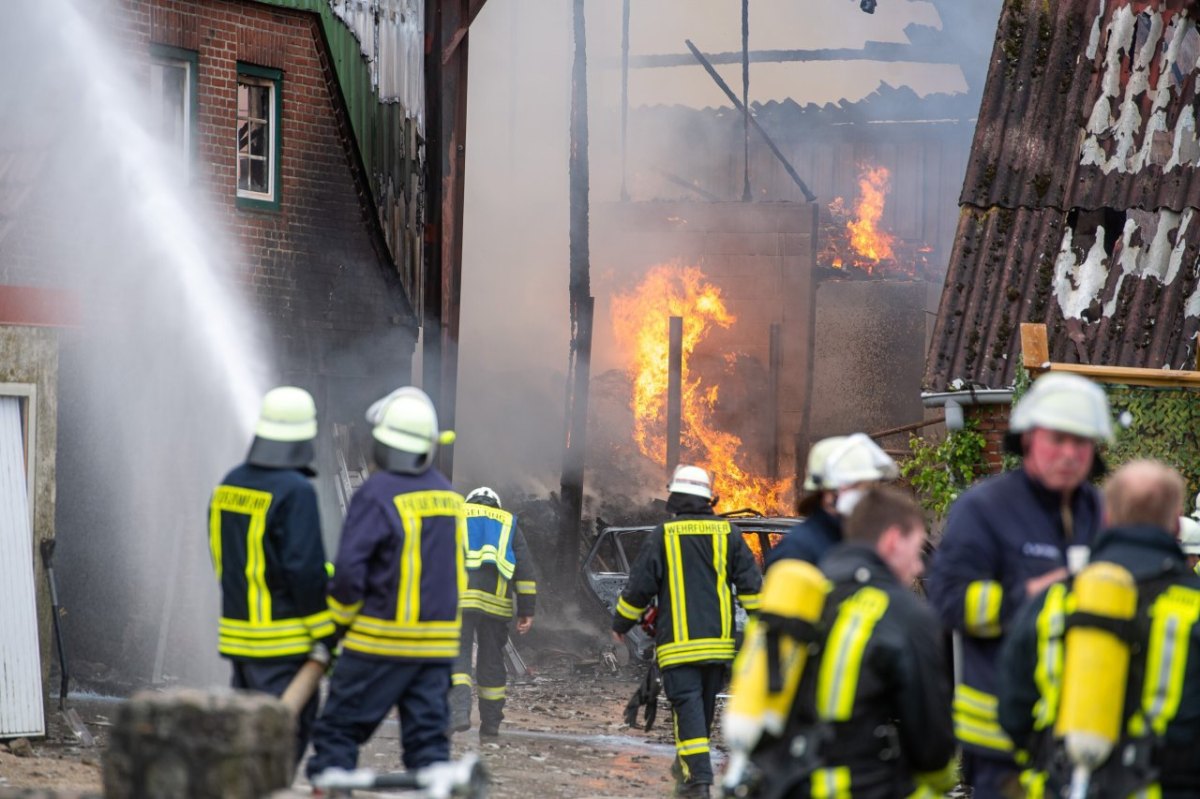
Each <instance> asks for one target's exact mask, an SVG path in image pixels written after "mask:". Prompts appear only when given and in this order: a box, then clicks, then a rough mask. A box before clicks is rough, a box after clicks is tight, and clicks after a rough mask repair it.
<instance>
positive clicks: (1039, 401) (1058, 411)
mask: <svg viewBox="0 0 1200 799" xmlns="http://www.w3.org/2000/svg"><path fill="white" fill-rule="evenodd" d="M1038 427H1041V428H1044V429H1046V430H1056V431H1058V432H1060V433H1068V434H1070V435H1073V436H1079V437H1080V438H1090V439H1091V440H1092V441H1095V442H1096V443H1107V442H1111V441H1112V438H1113V426H1112V413H1111V412H1110V411H1109V407H1108V395H1106V394H1105V393H1104V389H1102V388H1100V386H1098V385H1097V384H1096V383H1093V382H1092V381H1091V380H1088V379H1087V378H1086V377H1081V376H1079V375H1073V374H1064V373H1061V372H1051V373H1049V374H1046V375H1042V376H1041V377H1039V378H1038V379H1037V380H1035V381H1034V382H1033V385H1032V386H1030V387H1029V391H1028V392H1026V394H1025V396H1023V397H1021V399H1020V400H1019V401H1018V402H1017V404H1016V407H1014V408H1013V410H1012V416H1011V417H1010V418H1009V424H1008V431H1009V434H1010V435H1015V436H1018V437H1019V436H1020V434H1021V433H1024V432H1026V431H1028V430H1033V429H1034V428H1038ZM1014 443H1015V442H1014ZM1010 448H1011V447H1010Z"/></svg>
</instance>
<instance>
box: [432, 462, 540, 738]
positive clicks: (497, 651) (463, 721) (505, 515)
mask: <svg viewBox="0 0 1200 799" xmlns="http://www.w3.org/2000/svg"><path fill="white" fill-rule="evenodd" d="M466 514H467V588H466V591H464V592H463V595H462V596H461V597H460V598H459V604H460V605H461V606H462V609H463V613H462V619H463V627H462V641H463V644H462V649H461V651H460V652H459V655H458V660H457V661H455V663H454V673H453V674H452V675H451V676H450V683H451V688H450V714H451V724H452V726H453V731H454V732H465V731H467V730H469V729H471V645H472V643H473V642H475V643H478V654H477V655H476V665H475V675H476V691H477V692H478V694H479V735H480V736H481V737H491V736H495V735H498V734H499V733H500V722H501V721H502V720H503V719H504V701H505V683H506V682H507V676H508V673H507V671H506V670H505V668H504V648H505V645H506V644H507V643H508V625H509V623H510V622H511V621H512V618H513V605H514V602H513V597H512V596H510V594H515V595H516V603H515V604H516V615H517V632H518V633H519V634H520V635H524V634H525V633H527V632H529V630H530V628H531V627H533V606H534V602H535V601H536V599H537V581H536V579H535V578H534V572H533V558H532V556H530V554H529V547H528V546H527V545H526V543H525V536H524V534H523V533H522V532H521V529H520V527H518V526H517V519H516V517H515V516H514V515H513V514H511V513H509V512H508V511H506V510H504V509H503V508H502V507H501V506H500V496H499V495H498V494H497V493H496V492H495V491H493V490H492V489H490V488H488V487H486V486H481V487H480V488H476V489H475V490H474V491H472V492H471V493H469V494H467V504H466Z"/></svg>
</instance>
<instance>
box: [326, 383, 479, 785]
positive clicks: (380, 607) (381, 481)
mask: <svg viewBox="0 0 1200 799" xmlns="http://www.w3.org/2000/svg"><path fill="white" fill-rule="evenodd" d="M367 421H368V422H369V423H371V424H373V425H374V429H373V430H372V433H371V435H372V437H373V438H374V440H375V445H374V451H373V460H374V462H375V466H376V470H375V471H374V472H373V473H372V474H371V476H370V477H368V478H367V480H366V481H365V482H364V483H363V484H362V486H361V487H359V489H358V490H357V491H356V492H355V493H354V496H353V497H352V498H351V500H350V507H349V509H348V510H347V513H346V522H345V526H344V527H343V529H342V540H341V544H340V546H339V547H338V553H337V559H336V561H335V564H334V576H333V578H332V579H331V580H330V583H329V606H330V608H331V609H332V610H333V619H334V621H335V622H336V623H337V624H338V625H339V630H342V631H344V637H343V638H342V654H341V656H340V657H339V658H338V660H337V663H336V664H335V666H334V669H333V674H332V675H331V677H330V682H329V697H328V699H327V700H326V703H325V708H324V710H323V712H322V713H321V716H320V718H319V719H317V723H316V726H315V728H314V731H313V750H314V753H313V756H312V757H311V758H309V761H308V763H307V765H306V768H305V771H306V772H307V774H308V776H309V778H310V779H311V778H312V777H314V776H315V775H317V774H320V773H321V772H322V771H324V770H325V769H329V768H342V769H353V768H355V766H356V764H357V761H358V750H359V747H360V746H361V745H362V744H363V743H364V742H366V740H367V739H368V738H370V737H371V734H372V733H373V732H374V731H375V728H376V727H377V726H378V725H379V723H380V722H381V721H382V720H383V718H384V716H386V715H387V713H388V712H389V711H390V710H391V709H392V708H393V707H395V708H396V709H397V710H398V712H399V717H400V741H401V744H402V746H403V750H404V755H403V760H404V765H405V767H406V768H408V769H410V770H411V769H417V768H421V767H423V766H427V765H429V764H431V763H436V762H442V761H446V760H448V759H449V757H450V739H449V735H448V729H449V724H450V714H449V708H448V705H447V702H446V695H447V693H448V692H449V691H450V666H451V664H452V663H453V662H454V659H455V658H456V657H458V652H459V628H460V626H461V618H460V615H459V609H458V597H459V594H460V593H461V592H462V590H463V588H465V586H466V572H465V570H464V564H463V560H464V552H465V549H466V529H467V522H466V516H465V515H464V512H463V498H462V496H461V495H459V494H457V493H455V492H454V491H453V490H452V489H451V487H450V482H449V481H448V480H447V479H446V478H445V477H444V476H443V475H442V474H441V473H440V472H439V471H438V470H437V469H435V468H434V467H433V459H434V456H435V454H436V451H437V446H438V444H439V443H440V444H448V443H450V442H451V441H453V440H454V434H453V433H452V432H449V431H445V432H439V431H438V422H437V414H436V412H435V411H434V408H433V403H432V402H430V400H429V397H428V396H426V395H425V393H424V392H423V391H421V390H420V389H417V388H412V387H405V388H402V389H399V390H397V391H395V392H393V393H392V394H391V395H389V396H388V397H387V398H385V400H384V401H382V402H381V403H377V404H376V405H375V406H372V411H371V412H369V413H368V416H367Z"/></svg>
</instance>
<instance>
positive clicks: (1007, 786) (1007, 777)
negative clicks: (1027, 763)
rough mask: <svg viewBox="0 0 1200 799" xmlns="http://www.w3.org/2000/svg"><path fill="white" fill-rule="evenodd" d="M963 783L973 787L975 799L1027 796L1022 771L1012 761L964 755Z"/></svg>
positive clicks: (970, 754) (979, 755)
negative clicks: (1022, 781)
mask: <svg viewBox="0 0 1200 799" xmlns="http://www.w3.org/2000/svg"><path fill="white" fill-rule="evenodd" d="M962 770H963V783H964V784H966V785H970V786H971V796H973V797H975V799H1014V798H1015V797H1021V796H1024V795H1025V792H1024V790H1023V789H1022V788H1021V770H1020V769H1019V768H1018V767H1017V765H1016V764H1015V763H1013V762H1012V761H1011V760H1001V759H999V758H993V757H986V756H984V755H981V754H979V753H977V752H963V753H962Z"/></svg>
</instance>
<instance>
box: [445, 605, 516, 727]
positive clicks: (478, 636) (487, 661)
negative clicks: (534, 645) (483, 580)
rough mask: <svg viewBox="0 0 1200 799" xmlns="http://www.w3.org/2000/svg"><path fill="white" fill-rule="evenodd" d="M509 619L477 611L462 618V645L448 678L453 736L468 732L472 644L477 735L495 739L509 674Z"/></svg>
mask: <svg viewBox="0 0 1200 799" xmlns="http://www.w3.org/2000/svg"><path fill="white" fill-rule="evenodd" d="M509 621H510V620H509V619H506V618H501V617H500V616H492V615H491V614H488V613H482V612H480V611H477V610H464V611H463V614H462V643H461V648H460V650H459V654H458V660H456V661H454V673H453V674H452V675H451V677H450V682H451V688H450V713H451V723H452V725H453V729H454V731H455V732H464V731H466V730H469V729H471V644H472V642H475V643H476V644H478V652H477V653H476V655H475V670H474V674H475V681H474V682H475V691H476V693H478V694H479V733H480V734H481V735H495V734H496V733H497V732H498V730H499V728H500V722H501V721H503V720H504V701H505V698H506V689H505V686H506V683H507V682H508V672H507V671H506V670H505V667H504V646H505V644H506V643H508V623H509Z"/></svg>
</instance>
